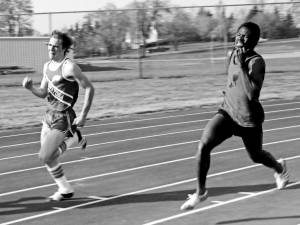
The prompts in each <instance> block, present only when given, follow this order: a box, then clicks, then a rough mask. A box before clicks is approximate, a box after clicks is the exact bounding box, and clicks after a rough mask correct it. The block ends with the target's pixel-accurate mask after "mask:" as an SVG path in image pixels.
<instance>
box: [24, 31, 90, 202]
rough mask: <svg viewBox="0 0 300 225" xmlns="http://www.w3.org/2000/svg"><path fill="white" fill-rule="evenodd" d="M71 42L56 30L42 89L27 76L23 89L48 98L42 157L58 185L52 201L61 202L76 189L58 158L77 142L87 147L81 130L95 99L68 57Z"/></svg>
mask: <svg viewBox="0 0 300 225" xmlns="http://www.w3.org/2000/svg"><path fill="white" fill-rule="evenodd" d="M72 44H73V43H72V39H71V38H70V37H69V36H68V35H67V34H66V33H62V32H60V31H56V30H55V31H53V32H52V35H51V37H50V40H49V43H48V54H49V59H50V60H49V61H48V62H46V63H45V64H44V69H43V78H42V81H41V84H40V87H35V86H34V85H33V82H32V79H31V78H29V77H25V78H24V80H23V86H24V87H25V88H26V89H28V90H30V91H31V92H32V93H33V94H34V95H35V96H37V97H40V98H47V100H48V109H47V111H46V113H45V116H44V119H43V126H42V131H41V148H40V152H39V158H40V160H41V161H42V163H43V164H45V166H46V168H47V170H48V172H49V173H50V175H51V176H52V178H53V179H54V181H55V182H56V184H57V186H58V190H57V192H55V193H54V194H53V195H51V196H50V197H49V199H50V200H54V201H61V200H64V199H68V198H71V197H72V196H73V195H74V190H73V188H72V186H71V185H70V183H69V182H68V180H67V178H66V177H65V175H64V171H63V169H62V166H61V164H60V163H59V160H58V158H59V156H60V155H61V154H62V153H63V152H65V151H66V150H67V148H68V147H70V146H72V145H73V144H74V143H79V145H80V146H81V148H82V149H85V148H86V139H85V137H82V135H81V133H80V131H79V130H78V127H82V126H84V124H85V122H86V118H87V115H88V112H89V110H90V107H91V104H92V100H93V97H94V87H93V85H92V84H91V82H90V81H89V80H88V79H87V77H86V76H85V75H83V74H82V72H81V69H80V68H79V66H78V65H76V64H75V63H74V62H73V61H72V60H71V59H69V58H67V57H66V55H67V53H68V51H69V49H70V47H71V46H72ZM79 85H80V86H81V87H82V88H83V89H85V98H84V103H83V106H82V110H81V112H80V114H79V116H78V117H76V114H75V112H74V110H73V106H74V104H75V103H76V100H77V97H78V92H79Z"/></svg>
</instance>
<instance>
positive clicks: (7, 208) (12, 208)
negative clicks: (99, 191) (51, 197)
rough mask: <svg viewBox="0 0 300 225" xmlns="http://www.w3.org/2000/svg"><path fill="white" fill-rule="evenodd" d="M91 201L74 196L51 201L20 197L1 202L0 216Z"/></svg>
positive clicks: (41, 198)
mask: <svg viewBox="0 0 300 225" xmlns="http://www.w3.org/2000/svg"><path fill="white" fill-rule="evenodd" d="M89 201H91V199H88V198H72V199H70V200H66V201H62V202H51V201H48V200H47V198H44V197H28V198H20V199H17V200H15V201H6V202H0V216H5V215H15V214H22V213H33V212H46V211H49V210H53V209H54V208H53V207H61V208H65V207H70V206H73V205H78V204H82V203H85V202H89Z"/></svg>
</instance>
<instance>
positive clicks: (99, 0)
mask: <svg viewBox="0 0 300 225" xmlns="http://www.w3.org/2000/svg"><path fill="white" fill-rule="evenodd" d="M133 1H134V0H32V4H33V10H34V12H35V13H44V12H62V11H63V12H65V11H84V10H86V11H89V10H98V9H103V8H104V6H105V5H107V4H108V3H113V4H114V5H116V6H117V8H124V7H125V6H126V5H128V4H129V3H131V2H133ZM137 1H140V0H137ZM259 1H260V0H252V1H251V0H223V1H222V2H223V4H243V3H249V2H259ZM276 1H277V2H278V0H266V1H265V2H276ZM279 1H280V0H279ZM282 1H288V0H282ZM168 2H169V4H170V5H172V6H193V5H194V6H200V5H216V4H218V3H219V2H220V0H168ZM83 15H84V14H60V15H52V16H51V21H52V22H51V24H50V23H49V16H48V15H38V16H34V17H33V27H34V29H36V30H38V31H40V32H41V33H47V32H49V27H50V26H51V29H52V30H53V29H62V28H65V27H68V28H69V27H70V25H73V24H75V23H76V22H78V21H79V20H80V18H82V16H83Z"/></svg>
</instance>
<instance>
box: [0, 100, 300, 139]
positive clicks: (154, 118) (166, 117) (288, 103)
mask: <svg viewBox="0 0 300 225" xmlns="http://www.w3.org/2000/svg"><path fill="white" fill-rule="evenodd" d="M298 103H300V102H298V101H296V102H287V103H277V104H270V105H264V107H272V106H284V105H294V104H298ZM209 108H216V106H213V107H209ZM297 109H298V108H297ZM287 110H289V109H287ZM215 112H216V110H215V111H206V112H200V113H188V114H179V115H172V116H161V117H152V118H144V119H136V120H127V121H118V122H111V123H104V124H103V123H102V124H93V125H88V126H85V128H89V127H102V126H108V125H115V124H124V123H133V122H142V121H149V120H160V119H168V118H177V117H186V116H193V115H202V114H209V113H215ZM270 112H272V111H270ZM270 112H265V113H270ZM279 112H281V111H279ZM103 120H105V119H102V120H101V121H103ZM39 133H40V131H38V132H28V133H21V134H11V135H4V136H0V139H1V138H8V137H18V136H25V135H31V134H39Z"/></svg>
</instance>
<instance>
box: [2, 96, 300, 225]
mask: <svg viewBox="0 0 300 225" xmlns="http://www.w3.org/2000/svg"><path fill="white" fill-rule="evenodd" d="M263 105H264V108H265V111H266V121H265V123H264V146H265V149H267V150H269V151H270V152H271V153H272V154H273V155H274V156H275V157H276V158H280V157H282V158H286V159H287V163H288V169H289V172H290V177H291V182H290V184H289V187H288V188H287V189H285V190H281V191H278V190H276V189H275V184H274V179H273V171H271V170H270V169H268V168H265V167H262V166H260V165H257V164H253V163H252V162H251V161H250V159H249V157H248V156H247V153H246V151H245V150H244V149H243V144H242V142H241V140H240V139H239V138H236V137H234V138H232V139H229V140H227V141H225V142H224V143H223V144H222V145H220V146H218V147H217V148H216V149H215V150H214V151H213V155H212V163H211V164H212V165H211V169H210V171H209V178H208V181H207V184H208V190H209V198H208V199H207V201H205V202H203V203H201V204H200V205H198V207H197V208H196V209H195V210H192V211H187V212H182V211H180V210H179V207H180V205H181V204H182V203H183V202H184V200H185V199H186V197H187V194H188V193H192V192H193V190H194V186H195V179H194V177H195V162H194V158H193V155H194V154H195V152H196V148H197V141H198V139H199V137H200V135H201V132H202V129H203V127H204V126H205V124H206V123H207V121H208V119H210V118H211V117H212V115H213V114H214V113H215V111H216V106H213V107H207V108H201V109H187V110H180V111H170V112H163V113H153V114H145V115H132V116H130V117H124V118H118V119H105V120H99V121H95V122H93V123H91V122H89V123H88V124H87V125H86V127H85V128H83V129H82V130H83V132H84V133H85V134H86V135H87V138H88V143H89V146H88V148H87V151H86V152H84V153H83V152H81V151H80V150H79V149H76V148H74V149H70V151H68V152H67V153H66V154H65V155H63V157H62V158H61V161H62V163H63V167H64V169H65V172H66V175H67V177H68V179H69V180H70V181H71V182H72V184H73V186H74V188H75V191H76V192H75V197H74V198H73V199H72V200H69V201H64V202H60V203H52V202H47V201H46V200H45V197H46V196H48V195H50V194H52V193H53V192H54V191H55V190H56V186H55V185H54V183H53V181H52V180H51V179H50V176H49V175H48V174H47V172H46V169H45V168H44V167H43V166H41V164H40V162H39V160H38V158H37V151H38V149H39V129H24V130H15V131H2V132H0V152H1V154H0V180H1V182H0V183H1V185H0V224H22V225H23V224H26V225H27V224H29V225H32V224H36V225H41V224H42V225H54V224H63V225H71V224H72V225H87V224H94V225H95V224H97V225H120V224H122V225H125V224H126V225H135V224H139V225H152V224H153V225H154V224H168V225H179V224H184V225H195V224H201V225H202V224H203V225H206V224H209V225H210V224H234V225H236V224H247V225H248V224H264V225H268V224H272V225H274V224H280V225H283V224H284V225H287V224H293V225H297V224H300V213H299V202H300V200H299V196H300V172H299V166H300V151H299V150H300V148H299V144H300V135H299V134H300V99H294V100H270V101H265V102H263ZM224 132H226V131H224Z"/></svg>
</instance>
